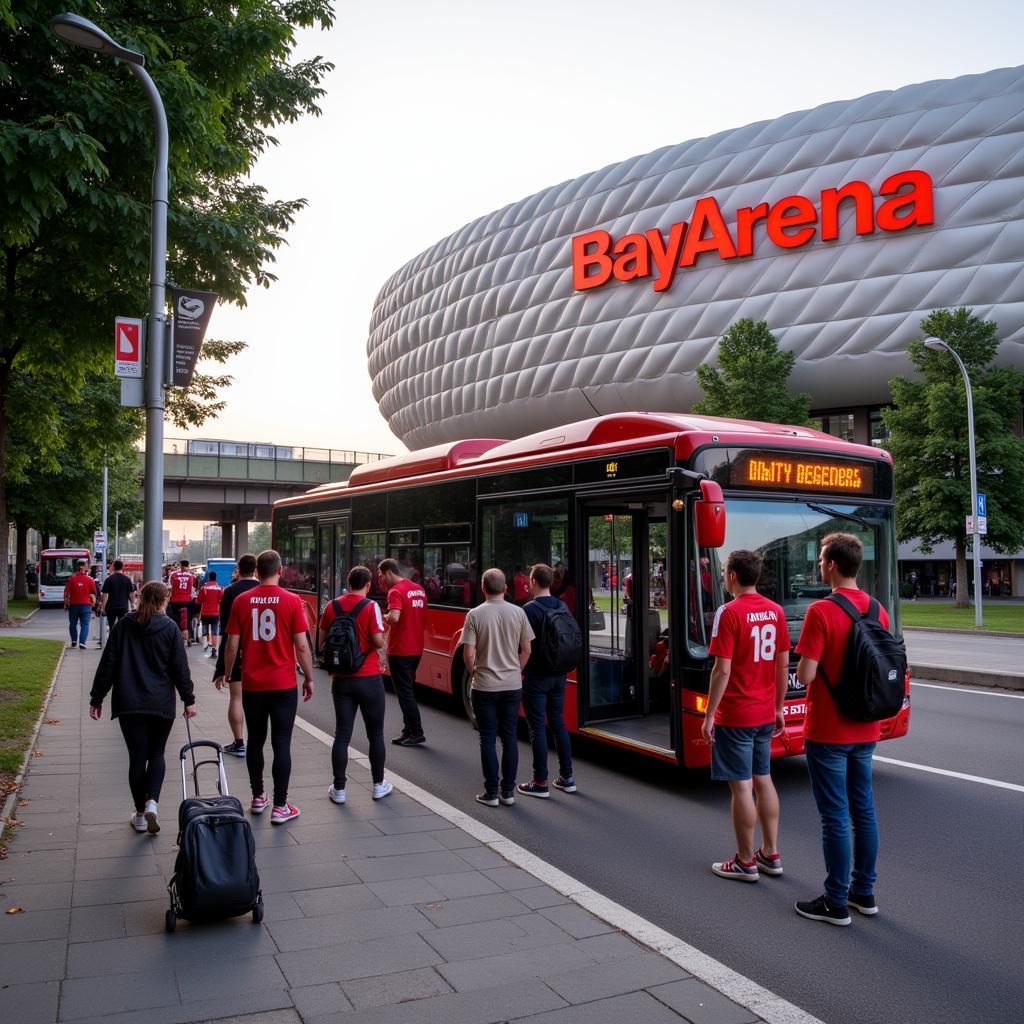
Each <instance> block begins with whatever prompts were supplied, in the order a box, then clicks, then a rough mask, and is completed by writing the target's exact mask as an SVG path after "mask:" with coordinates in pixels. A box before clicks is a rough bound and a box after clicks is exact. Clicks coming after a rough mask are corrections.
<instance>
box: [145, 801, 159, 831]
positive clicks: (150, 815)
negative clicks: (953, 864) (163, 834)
mask: <svg viewBox="0 0 1024 1024" xmlns="http://www.w3.org/2000/svg"><path fill="white" fill-rule="evenodd" d="M142 817H143V818H144V819H145V821H146V831H147V832H149V834H150V835H151V836H155V835H156V834H157V832H159V831H160V822H159V820H158V819H157V816H156V801H155V800H147V801H146V809H145V811H143V812H142Z"/></svg>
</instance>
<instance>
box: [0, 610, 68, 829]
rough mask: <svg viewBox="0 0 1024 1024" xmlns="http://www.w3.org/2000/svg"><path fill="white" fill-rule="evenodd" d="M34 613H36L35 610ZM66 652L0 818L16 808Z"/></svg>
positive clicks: (55, 669) (51, 683) (8, 816)
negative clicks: (20, 789) (19, 791)
mask: <svg viewBox="0 0 1024 1024" xmlns="http://www.w3.org/2000/svg"><path fill="white" fill-rule="evenodd" d="M36 611H38V609H36ZM32 614H33V615H35V612H33V613H32ZM66 653H67V647H64V648H62V650H61V652H60V657H59V658H58V659H57V664H56V665H55V666H54V669H53V676H52V678H51V679H50V685H49V686H48V687H47V689H46V696H45V697H44V698H43V706H42V707H41V708H40V709H39V717H38V718H37V719H36V727H35V728H34V729H33V730H32V738H31V739H30V740H29V741H28V746H27V747H26V748H25V756H24V758H22V762H21V768H19V769H18V774H17V775H15V776H14V789H12V790H11V791H10V793H8V794H7V799H6V800H5V801H4V805H3V808H0V818H10V817H11V811H12V810H13V809H14V802H15V800H16V799H17V796H18V787H19V786H20V785H21V783H22V781H23V780H24V778H25V773H26V772H27V771H28V763H29V761H30V760H31V759H32V751H33V750H34V749H35V746H36V740H37V739H39V730H40V729H41V728H42V727H43V719H44V718H45V717H46V709H47V708H48V707H49V706H50V698H51V697H52V696H53V690H54V687H55V686H56V685H57V676H58V675H59V673H60V667H61V665H63V664H64V655H65V654H66ZM0 831H2V830H0Z"/></svg>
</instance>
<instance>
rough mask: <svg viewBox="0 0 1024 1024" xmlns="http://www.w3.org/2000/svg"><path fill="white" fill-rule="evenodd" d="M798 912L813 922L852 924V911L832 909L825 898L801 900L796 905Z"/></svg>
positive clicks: (844, 908)
mask: <svg viewBox="0 0 1024 1024" xmlns="http://www.w3.org/2000/svg"><path fill="white" fill-rule="evenodd" d="M796 912H797V913H798V914H799V915H800V916H801V917H807V918H810V919H811V920H812V921H824V922H826V923H827V924H838V925H845V924H849V923H850V911H849V910H847V908H846V907H842V908H840V907H830V906H829V905H828V901H827V900H826V899H825V897H824V896H819V897H818V898H817V899H813V900H801V901H800V902H799V903H797V904H796Z"/></svg>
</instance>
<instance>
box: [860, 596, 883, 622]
mask: <svg viewBox="0 0 1024 1024" xmlns="http://www.w3.org/2000/svg"><path fill="white" fill-rule="evenodd" d="M864 617H865V618H867V619H872V620H873V621H875V622H877V623H878V624H879V625H881V622H882V606H881V605H880V604H879V603H878V602H877V601H876V600H875V599H874V598H873V597H872V598H869V600H868V610H867V611H866V612H865V613H864Z"/></svg>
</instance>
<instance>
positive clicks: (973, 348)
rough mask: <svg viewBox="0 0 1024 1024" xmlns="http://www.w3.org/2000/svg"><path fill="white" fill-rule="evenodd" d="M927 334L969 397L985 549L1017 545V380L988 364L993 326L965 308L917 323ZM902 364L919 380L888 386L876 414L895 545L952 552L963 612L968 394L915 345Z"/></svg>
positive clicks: (1022, 445) (1023, 533)
mask: <svg viewBox="0 0 1024 1024" xmlns="http://www.w3.org/2000/svg"><path fill="white" fill-rule="evenodd" d="M921 330H922V331H923V332H924V336H925V337H936V338H941V339H942V340H943V341H945V342H946V343H947V344H948V345H949V346H950V347H951V348H952V349H953V350H954V351H955V352H956V353H957V355H958V356H960V358H961V359H962V360H963V361H964V365H965V366H966V367H967V372H968V373H969V374H970V378H971V390H972V392H973V396H974V423H975V439H976V448H977V462H978V490H979V491H980V492H982V493H983V494H986V495H987V496H988V530H989V532H988V537H987V539H986V543H987V545H988V546H989V547H991V548H993V549H995V550H996V551H1000V552H1010V551H1015V550H1017V549H1019V548H1020V547H1021V546H1022V544H1024V440H1022V439H1021V438H1019V437H1016V436H1014V434H1013V426H1014V423H1015V422H1017V421H1018V420H1019V418H1020V408H1021V391H1022V390H1024V374H1022V373H1020V371H1018V370H1015V369H1013V368H1012V367H997V366H995V365H994V360H995V356H996V351H997V349H998V348H999V339H998V337H997V333H998V327H997V325H996V324H994V323H992V322H991V321H990V320H983V319H982V318H981V317H978V316H975V315H974V314H973V313H972V312H971V310H969V309H964V308H960V309H956V310H948V309H942V310H937V311H936V312H934V313H931V314H929V315H928V316H926V317H925V318H924V319H923V320H922V321H921ZM908 352H909V355H910V360H911V362H912V363H913V364H914V368H915V369H916V370H917V371H918V374H919V375H920V377H919V379H915V380H910V379H907V378H905V377H896V378H895V379H893V380H892V381H890V382H889V384H890V387H891V389H892V397H893V402H894V403H895V405H894V408H891V409H886V410H883V412H882V416H883V419H884V421H885V424H886V426H887V427H888V428H889V431H890V438H889V442H888V444H887V446H886V447H887V448H888V449H889V451H890V452H891V453H892V456H893V463H894V465H895V470H896V500H897V505H896V529H897V533H898V535H899V538H900V540H910V539H912V538H914V537H919V538H920V539H921V544H920V547H921V550H922V551H925V552H928V551H931V549H932V547H933V546H934V545H935V544H937V543H939V542H940V541H944V540H953V542H954V544H955V546H956V580H957V590H956V603H957V606H958V607H966V605H967V594H968V590H967V536H966V528H965V524H964V517H965V516H966V515H968V513H970V512H971V483H970V470H969V465H970V463H969V458H968V435H967V394H966V391H965V390H964V385H963V376H962V375H961V373H960V370H959V368H958V367H957V365H956V363H955V362H954V360H953V358H952V357H951V356H950V355H949V354H948V353H946V352H941V351H939V352H937V351H933V350H932V349H929V348H927V347H926V346H925V344H924V340H923V339H919V340H917V341H913V342H911V343H910V346H909V348H908Z"/></svg>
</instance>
